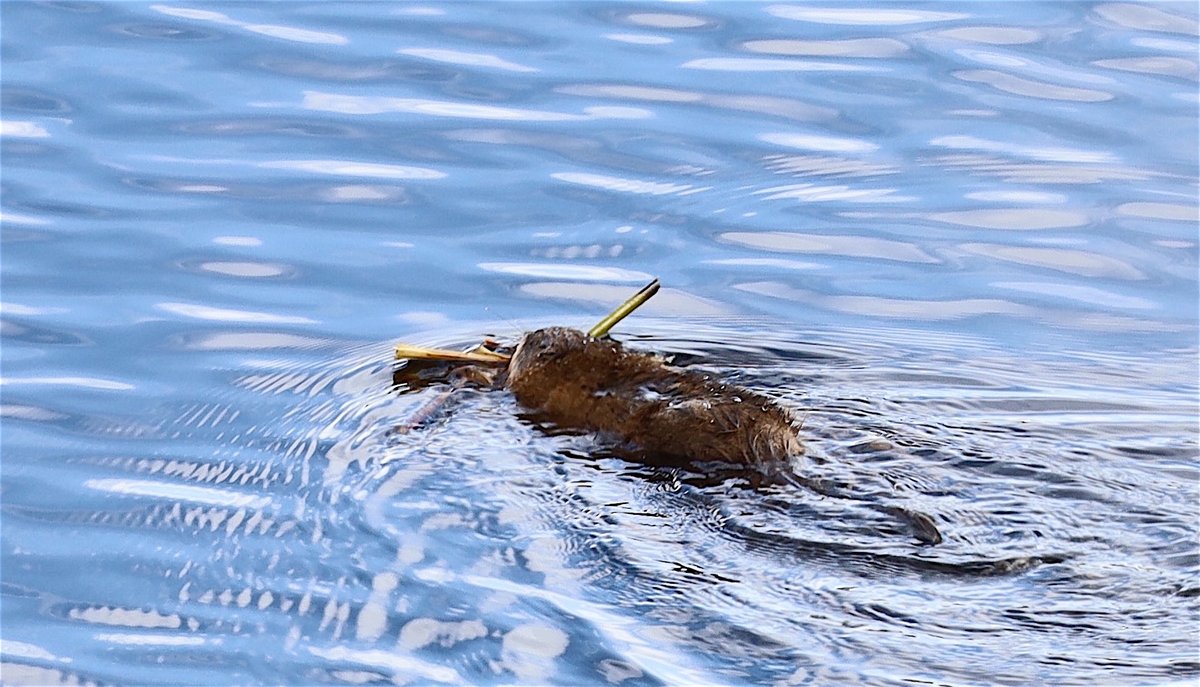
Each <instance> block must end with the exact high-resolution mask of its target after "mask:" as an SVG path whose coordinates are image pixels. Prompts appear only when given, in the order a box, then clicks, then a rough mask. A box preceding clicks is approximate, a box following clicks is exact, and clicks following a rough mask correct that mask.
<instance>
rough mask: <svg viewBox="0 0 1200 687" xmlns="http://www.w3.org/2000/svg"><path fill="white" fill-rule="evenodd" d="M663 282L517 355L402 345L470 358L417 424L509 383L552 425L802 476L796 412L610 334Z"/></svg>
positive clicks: (933, 532)
mask: <svg viewBox="0 0 1200 687" xmlns="http://www.w3.org/2000/svg"><path fill="white" fill-rule="evenodd" d="M658 288H659V284H658V280H657V279H656V280H654V281H652V282H651V283H650V284H648V285H646V286H645V287H644V288H643V289H642V290H641V291H639V292H638V293H637V294H635V295H634V296H633V297H631V298H630V299H629V300H627V301H625V302H624V303H622V304H621V305H620V306H619V307H618V308H617V309H615V310H614V311H613V312H612V313H610V314H609V315H608V316H606V317H605V318H604V319H602V320H601V321H600V322H599V323H597V324H596V326H594V327H592V329H591V330H589V331H588V332H587V333H586V334H585V333H584V332H581V331H578V330H575V329H569V328H566V327H547V328H544V329H539V330H536V331H533V332H528V333H526V334H525V335H524V336H523V337H522V338H521V341H520V342H519V343H518V344H517V346H516V347H515V349H513V350H512V351H511V353H510V352H507V351H506V350H505V349H503V348H501V347H500V346H498V345H496V344H494V343H492V342H485V343H483V344H481V345H480V346H477V347H476V348H475V349H473V350H471V351H467V352H459V351H447V350H440V349H432V348H420V347H416V346H409V345H407V344H400V345H398V346H396V357H397V358H398V359H408V360H442V361H453V362H461V363H468V365H467V366H465V367H461V368H459V369H456V370H454V371H453V372H452V373H451V375H450V379H451V380H452V382H453V384H454V386H453V387H452V389H451V391H447V392H443V393H442V394H441V395H439V396H438V397H436V398H435V399H434V400H433V401H432V402H431V403H429V404H426V405H425V406H424V407H422V408H421V409H420V410H418V411H417V414H416V417H415V423H420V422H421V421H423V420H424V419H425V418H427V417H428V416H429V415H430V414H432V412H435V411H436V409H437V408H439V407H440V406H441V405H442V404H444V403H445V401H446V400H448V398H449V394H450V393H452V392H453V388H457V387H460V386H464V385H468V384H470V385H482V386H485V387H500V386H503V387H504V388H507V389H509V390H510V391H512V392H513V394H514V395H515V396H516V398H517V400H518V401H519V402H520V403H521V405H523V406H525V407H526V408H529V409H530V410H533V411H535V412H536V413H538V414H539V415H540V416H541V417H544V418H545V419H547V420H549V421H550V422H553V423H554V424H555V425H557V426H559V427H561V428H564V429H576V430H584V431H589V432H598V433H601V434H603V435H607V436H611V437H615V438H617V439H619V440H620V442H621V443H622V444H623V445H624V446H626V447H629V448H631V449H633V450H634V451H636V452H638V454H639V455H640V456H641V457H642V458H643V459H646V460H649V461H651V462H661V461H685V462H695V461H711V462H721V463H731V464H734V465H740V466H745V467H750V468H753V469H755V470H756V471H757V472H760V473H762V474H764V475H766V476H767V477H769V478H772V479H774V480H777V481H778V480H782V481H787V482H793V483H796V482H802V481H803V480H801V478H799V477H798V476H796V475H795V474H794V472H793V471H792V469H791V460H792V459H793V458H797V457H799V456H801V455H803V453H804V445H803V444H802V443H801V441H800V438H799V436H798V423H797V421H796V418H795V417H794V415H793V414H792V412H791V411H790V410H788V409H787V408H785V407H783V406H781V405H779V404H777V403H775V402H774V401H773V400H772V399H770V398H768V397H767V396H764V395H762V394H760V393H757V392H754V391H751V390H749V389H745V388H742V387H739V386H735V385H733V384H728V383H725V382H722V381H721V380H719V379H717V378H715V377H714V376H712V375H709V374H704V373H700V372H695V371H691V370H685V369H680V368H675V367H672V366H670V365H667V364H666V363H665V362H664V361H663V360H662V359H661V358H660V357H658V356H655V355H652V354H648V353H642V352H638V351H631V350H628V349H626V348H625V347H624V346H622V345H621V344H620V343H619V342H617V341H614V340H612V339H610V338H608V337H607V334H608V332H609V331H610V330H611V329H612V327H613V326H615V325H616V324H617V323H618V322H619V321H621V320H622V319H623V318H625V317H626V316H627V315H629V314H630V313H631V312H633V311H634V310H635V309H636V308H638V307H639V306H640V305H641V304H643V303H645V302H646V301H647V300H649V299H650V298H651V297H652V296H653V295H654V294H655V293H656V292H657V291H658ZM804 484H805V486H808V487H809V488H811V489H814V490H816V491H818V492H821V493H823V494H826V495H831V496H845V495H846V494H844V493H842V492H840V491H838V492H835V491H832V490H830V489H828V488H824V486H823V483H822V482H820V481H818V480H811V481H806V482H804ZM879 510H883V511H884V512H887V513H889V514H890V515H893V516H896V517H899V518H901V519H902V520H904V521H905V522H906V523H907V524H909V525H910V527H911V529H912V531H913V532H914V534H915V535H916V536H917V538H918V539H920V540H921V541H922V542H924V543H927V544H936V543H938V542H940V541H941V535H940V534H939V533H938V531H937V527H936V526H935V525H934V523H933V521H932V519H930V518H929V517H928V516H926V515H924V514H920V513H913V512H910V511H907V510H904V509H899V508H895V507H883V506H880V507H879Z"/></svg>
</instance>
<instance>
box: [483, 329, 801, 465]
mask: <svg viewBox="0 0 1200 687" xmlns="http://www.w3.org/2000/svg"><path fill="white" fill-rule="evenodd" d="M505 384H506V386H507V387H508V388H509V389H511V390H512V392H513V394H514V395H515V396H516V397H517V400H518V401H519V402H520V403H521V404H522V405H524V406H526V407H528V408H531V409H534V410H537V411H540V412H541V413H542V414H544V415H545V416H546V417H547V418H548V419H549V420H551V421H552V422H554V423H556V424H558V425H560V426H563V427H574V428H579V429H585V430H590V431H596V432H601V433H607V434H611V435H614V436H617V437H619V438H620V439H622V440H623V441H625V442H626V443H628V444H630V445H632V446H634V447H636V448H638V449H641V450H643V451H645V452H647V453H649V454H654V455H658V456H663V457H677V458H682V459H685V460H713V461H724V462H729V463H738V464H746V465H752V466H755V467H759V468H764V469H767V470H769V471H772V472H773V471H774V470H776V469H778V468H780V467H783V466H784V465H787V463H788V460H789V458H791V457H793V456H799V455H800V454H802V453H803V452H804V446H803V444H801V443H800V439H799V437H798V434H797V430H796V426H795V419H794V418H793V417H792V415H791V413H790V412H788V411H787V410H786V409H784V408H782V407H781V406H779V405H777V404H776V403H775V402H774V401H772V400H771V399H769V398H767V397H766V396H763V395H762V394H759V393H756V392H753V391H750V390H748V389H744V388H740V387H737V386H734V385H731V384H726V383H722V382H720V381H719V380H716V379H713V378H712V377H711V376H709V375H705V374H702V373H699V372H693V371H688V370H682V369H679V368H674V367H670V366H668V365H666V364H665V363H664V362H663V361H662V360H661V359H659V358H658V357H656V356H653V355H649V354H646V353H640V352H637V351H631V350H627V349H625V348H624V347H623V346H622V345H621V344H620V343H618V342H616V341H613V340H611V339H605V338H595V337H591V336H588V335H586V334H584V333H583V332H580V331H578V330H575V329H568V328H565V327H549V328H546V329H539V330H537V331H533V332H529V333H527V334H525V336H524V337H523V338H522V339H521V343H520V344H519V345H518V346H517V349H516V351H515V352H514V353H513V356H512V359H511V361H510V362H509V364H508V373H507V379H506V382H505Z"/></svg>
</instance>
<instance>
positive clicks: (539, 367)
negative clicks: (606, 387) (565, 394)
mask: <svg viewBox="0 0 1200 687" xmlns="http://www.w3.org/2000/svg"><path fill="white" fill-rule="evenodd" d="M619 350H620V346H619V344H617V343H615V342H611V341H605V340H601V339H596V338H593V337H590V336H588V335H586V334H584V333H583V332H581V331H579V330H576V329H568V328H566V327H547V328H545V329H539V330H537V331H533V332H529V333H528V334H526V335H525V336H524V337H523V338H522V339H521V343H519V344H518V345H517V350H516V352H514V353H513V355H512V359H511V360H510V361H509V363H508V381H507V384H508V387H509V388H510V389H512V390H513V392H514V393H515V394H516V395H517V398H518V399H520V400H521V402H522V403H525V404H527V405H532V406H535V407H537V406H541V405H542V403H543V399H544V398H545V397H546V396H547V395H549V394H550V393H551V392H552V391H553V390H554V389H555V388H558V387H563V386H565V385H571V386H573V387H575V388H584V387H595V386H597V385H600V384H602V380H603V378H604V377H605V376H606V375H609V372H608V371H607V370H606V369H605V368H607V367H610V365H606V364H604V360H605V359H606V358H615V357H617V356H618V355H619Z"/></svg>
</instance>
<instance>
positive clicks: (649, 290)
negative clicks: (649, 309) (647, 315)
mask: <svg viewBox="0 0 1200 687" xmlns="http://www.w3.org/2000/svg"><path fill="white" fill-rule="evenodd" d="M658 287H659V283H658V279H655V280H654V281H652V282H650V283H649V284H646V285H645V286H643V287H642V289H641V291H638V292H637V293H635V294H633V295H632V296H630V297H629V300H627V301H625V302H624V303H622V304H620V305H618V306H617V308H616V310H613V311H612V312H610V313H609V314H607V315H605V316H604V319H602V320H600V321H599V322H597V323H596V326H594V327H592V328H591V329H589V330H588V336H592V337H596V338H600V337H602V336H604V335H605V334H608V332H609V330H611V329H612V328H613V327H615V326H617V323H618V322H620V321H621V320H623V319H625V318H626V317H627V316H628V315H629V313H631V312H633V311H634V310H637V309H638V307H640V306H641V305H642V304H643V303H645V302H646V301H648V300H650V298H651V297H652V296H653V295H654V294H656V293H658Z"/></svg>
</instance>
